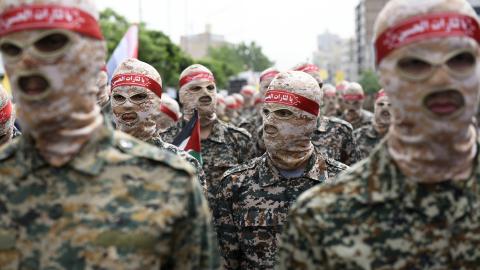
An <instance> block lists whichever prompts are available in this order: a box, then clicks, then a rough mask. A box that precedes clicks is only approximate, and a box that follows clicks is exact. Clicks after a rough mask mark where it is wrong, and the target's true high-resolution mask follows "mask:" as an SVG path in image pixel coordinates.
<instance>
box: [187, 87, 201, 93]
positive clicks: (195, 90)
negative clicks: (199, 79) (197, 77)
mask: <svg viewBox="0 0 480 270" xmlns="http://www.w3.org/2000/svg"><path fill="white" fill-rule="evenodd" d="M200 90H202V87H201V86H194V87H192V88H190V91H192V92H198V91H200Z"/></svg>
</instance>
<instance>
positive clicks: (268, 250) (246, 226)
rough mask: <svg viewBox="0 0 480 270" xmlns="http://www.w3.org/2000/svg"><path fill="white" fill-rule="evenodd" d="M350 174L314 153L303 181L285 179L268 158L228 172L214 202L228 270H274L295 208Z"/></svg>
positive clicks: (220, 239)
mask: <svg viewBox="0 0 480 270" xmlns="http://www.w3.org/2000/svg"><path fill="white" fill-rule="evenodd" d="M345 168H348V167H347V166H346V165H344V164H341V163H339V162H336V161H334V160H332V159H326V160H325V159H324V158H323V157H322V156H321V155H320V154H318V153H315V152H314V154H313V155H312V157H311V158H310V160H309V163H308V165H307V167H306V169H305V171H304V173H303V175H302V176H300V177H295V178H288V179H287V178H285V177H283V176H281V174H280V172H279V171H278V170H277V169H276V168H275V167H274V166H273V165H272V164H271V161H270V159H269V158H268V155H267V154H264V155H263V156H261V157H258V158H255V159H253V160H251V161H249V162H248V163H246V164H243V165H241V166H238V167H236V168H233V169H231V170H229V171H227V172H226V173H225V175H224V177H223V179H222V182H221V184H220V185H219V186H218V188H217V189H216V192H215V194H214V196H213V197H214V199H213V202H212V201H211V202H210V205H211V206H212V208H213V215H214V223H215V227H216V231H217V234H218V239H219V243H220V250H221V255H222V257H223V258H224V264H225V265H224V268H225V269H273V267H274V263H275V254H276V251H277V239H279V238H280V233H281V231H282V227H283V224H284V223H285V221H286V217H287V213H288V209H289V208H290V205H291V204H292V203H293V202H294V201H295V200H296V198H297V197H298V196H299V195H300V194H301V193H302V192H304V191H305V190H307V189H309V188H311V187H313V186H315V185H318V184H322V183H325V182H329V181H330V178H331V177H333V176H335V175H336V174H337V173H339V172H340V171H342V170H344V169H345Z"/></svg>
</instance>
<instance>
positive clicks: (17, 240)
mask: <svg viewBox="0 0 480 270" xmlns="http://www.w3.org/2000/svg"><path fill="white" fill-rule="evenodd" d="M193 173H194V169H193V168H192V167H191V166H190V165H188V163H187V162H185V161H183V160H181V159H180V158H178V157H177V156H175V155H173V154H171V153H168V152H166V151H162V150H160V149H158V148H157V147H152V146H151V145H149V144H146V143H144V142H141V141H139V140H137V139H134V138H133V137H131V136H129V135H126V134H124V133H121V132H114V131H112V130H111V129H110V128H107V127H101V128H100V129H99V130H97V131H96V132H95V133H94V134H93V136H92V138H91V140H90V141H89V142H88V144H87V145H85V146H84V147H83V148H82V150H81V152H80V153H79V154H78V155H77V156H76V157H74V159H73V160H72V161H70V162H69V163H67V164H66V165H64V166H62V167H52V166H50V165H49V164H47V163H46V162H45V161H44V160H43V159H42V158H41V157H40V155H39V154H38V152H37V151H36V149H35V148H34V146H33V142H32V141H31V139H30V138H29V137H26V136H22V137H20V138H17V139H14V141H13V142H12V143H10V144H8V145H5V146H3V147H2V148H0V178H1V179H2V181H0V269H2V270H7V269H211V268H213V267H214V265H215V264H216V262H215V261H213V260H212V259H211V258H214V256H216V255H215V253H216V252H218V250H217V249H216V247H215V244H214V243H212V242H211V240H210V239H211V238H212V227H211V225H210V220H211V219H210V216H209V215H210V214H209V210H208V207H207V203H206V201H205V199H204V197H203V195H202V193H201V189H200V185H199V184H198V182H197V181H195V180H194V177H193Z"/></svg>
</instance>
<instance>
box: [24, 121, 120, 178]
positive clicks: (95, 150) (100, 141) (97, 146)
mask: <svg viewBox="0 0 480 270" xmlns="http://www.w3.org/2000/svg"><path fill="white" fill-rule="evenodd" d="M112 145H113V130H112V128H111V127H110V126H108V124H106V125H103V126H101V127H100V128H99V129H98V130H97V131H96V132H95V133H94V134H93V135H92V138H90V140H89V141H88V142H87V144H86V145H84V146H83V148H82V150H81V151H80V152H79V153H78V154H77V155H76V156H75V158H74V159H73V160H71V161H70V162H68V163H67V164H65V165H64V166H63V167H66V166H67V167H71V168H73V169H75V170H77V171H79V172H81V173H85V174H89V175H98V174H99V173H100V172H101V170H102V168H103V166H104V164H105V161H104V160H103V159H101V158H100V157H99V155H98V154H99V153H100V152H102V151H104V150H106V149H108V148H109V147H111V146H112ZM17 154H18V157H19V158H18V159H17V161H18V162H20V163H23V164H22V165H23V166H24V167H26V168H28V169H26V170H23V171H24V172H25V173H29V172H31V171H34V170H37V169H40V168H41V167H44V166H50V165H49V164H48V163H47V162H46V161H45V160H44V159H43V157H42V156H41V155H40V153H39V152H38V151H37V150H36V149H35V145H34V141H33V139H32V138H31V137H29V136H22V137H21V138H20V142H19V149H18V152H17Z"/></svg>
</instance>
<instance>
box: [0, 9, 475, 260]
mask: <svg viewBox="0 0 480 270" xmlns="http://www.w3.org/2000/svg"><path fill="white" fill-rule="evenodd" d="M0 14H1V15H0V51H1V53H2V57H3V60H4V65H5V70H6V72H7V73H8V75H9V77H10V80H11V82H12V92H13V100H12V99H11V98H10V97H9V96H8V95H7V93H6V92H5V91H4V90H3V89H0V145H1V147H0V269H480V249H479V248H478V246H479V245H480V191H479V190H478V185H479V184H480V182H479V181H480V168H479V163H480V161H479V157H478V140H477V139H478V137H477V128H476V126H477V121H476V120H475V116H476V113H477V107H478V104H479V97H480V65H477V63H478V62H477V60H479V59H480V47H479V44H480V23H479V22H480V20H479V18H478V17H477V15H476V14H475V11H474V10H473V8H472V7H471V6H470V4H469V3H468V2H467V1H466V0H436V1H418V0H391V1H389V2H388V3H387V4H386V6H385V7H384V8H383V10H382V11H381V12H380V14H379V15H378V18H377V21H376V23H375V29H374V33H375V42H374V46H375V59H376V68H377V71H378V74H379V76H380V82H381V85H382V86H383V87H384V88H383V89H379V91H378V92H377V93H376V94H375V96H374V112H369V111H367V110H365V109H364V108H363V107H364V102H365V99H366V95H365V93H364V90H363V89H362V86H361V85H360V84H358V83H356V82H347V81H343V82H341V83H338V84H337V85H331V84H327V83H324V82H323V81H322V79H321V78H320V73H319V69H318V67H317V66H315V65H314V64H311V63H300V64H298V65H296V66H295V67H293V68H292V69H291V70H279V69H277V68H275V67H271V68H268V69H266V70H265V71H263V72H262V73H261V74H260V78H259V81H258V85H259V89H258V90H257V89H256V88H255V87H254V86H250V85H246V86H244V87H243V88H242V89H241V91H240V92H239V93H232V94H227V95H224V94H221V93H219V92H218V91H217V86H216V83H215V74H213V73H212V72H211V71H210V70H209V69H208V68H206V67H205V66H202V65H199V64H194V65H191V66H189V67H187V68H186V69H185V70H183V72H182V73H181V74H180V76H179V84H178V102H177V100H175V99H173V98H171V97H169V96H168V95H167V94H165V93H164V91H163V87H164V86H163V84H162V77H161V74H160V73H159V72H158V71H157V70H156V69H155V68H154V67H153V66H151V65H150V64H148V63H145V62H142V61H140V60H138V59H126V60H124V61H123V62H121V63H119V65H118V67H117V68H116V70H114V71H112V73H113V75H112V78H111V80H110V81H109V79H108V74H107V70H106V69H105V68H104V66H105V57H106V53H105V51H106V50H105V49H106V48H105V41H104V39H103V35H102V33H101V30H100V27H99V23H98V12H97V11H96V8H95V6H94V4H93V2H92V1H89V0H0ZM197 116H198V122H199V125H200V134H199V136H200V140H201V153H200V154H201V158H200V159H197V158H195V157H194V156H192V155H190V154H189V153H187V152H186V151H183V150H181V149H180V148H179V147H178V146H175V145H173V142H174V140H175V138H176V137H177V136H178V135H179V134H180V132H181V131H182V130H184V129H185V128H186V127H187V126H188V125H189V121H190V120H192V118H193V117H197ZM17 125H18V126H17ZM17 127H18V128H17Z"/></svg>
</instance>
